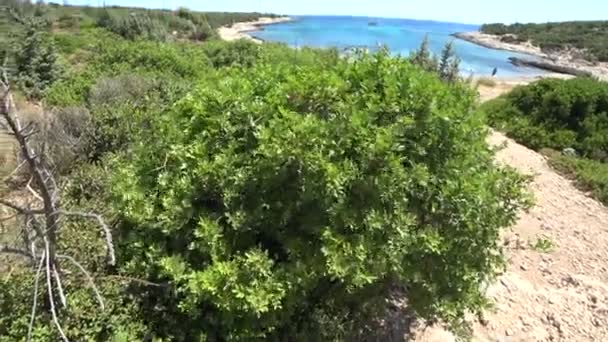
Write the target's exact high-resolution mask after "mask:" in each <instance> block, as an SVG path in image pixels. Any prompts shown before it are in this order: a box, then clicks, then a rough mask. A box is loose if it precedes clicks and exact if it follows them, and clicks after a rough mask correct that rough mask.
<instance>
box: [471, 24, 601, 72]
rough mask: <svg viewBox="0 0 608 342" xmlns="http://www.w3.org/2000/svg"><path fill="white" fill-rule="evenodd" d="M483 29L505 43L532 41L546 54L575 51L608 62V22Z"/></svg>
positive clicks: (524, 25)
mask: <svg viewBox="0 0 608 342" xmlns="http://www.w3.org/2000/svg"><path fill="white" fill-rule="evenodd" d="M480 30H481V32H483V33H487V34H494V35H499V36H502V38H501V39H502V40H503V41H505V42H526V41H530V42H532V44H534V45H536V46H538V47H540V48H541V49H542V50H543V51H547V52H551V51H560V50H565V49H569V48H576V49H578V50H580V51H582V52H583V53H584V56H585V58H587V59H589V60H591V61H600V62H608V38H606V37H607V36H608V21H571V22H559V23H544V24H512V25H505V24H485V25H482V26H481V29H480Z"/></svg>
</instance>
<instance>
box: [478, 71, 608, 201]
mask: <svg viewBox="0 0 608 342" xmlns="http://www.w3.org/2000/svg"><path fill="white" fill-rule="evenodd" d="M482 111H483V112H484V113H485V115H486V116H487V117H488V119H489V123H490V125H492V126H493V127H495V128H497V129H499V130H501V131H504V132H505V133H506V134H507V135H509V136H510V137H512V138H514V139H516V140H517V141H518V142H520V143H522V144H524V145H526V146H529V147H531V148H533V149H536V150H541V151H542V150H547V149H553V150H558V151H562V150H564V149H566V148H574V149H575V150H576V151H577V152H578V154H579V155H582V157H583V158H577V157H573V156H565V155H560V153H551V154H550V155H549V160H550V163H551V165H552V166H553V167H555V168H556V169H557V170H558V171H560V172H562V173H564V174H566V175H567V176H569V177H570V178H573V179H576V181H577V184H578V186H579V187H580V188H582V189H583V190H584V191H589V192H590V193H591V194H592V195H593V196H594V197H595V198H597V199H599V200H600V201H602V202H604V203H608V188H607V185H608V164H606V163H607V162H608V84H606V83H604V82H600V81H596V80H593V79H590V78H580V79H571V80H558V79H547V80H542V81H539V82H536V83H533V84H531V85H528V86H523V87H518V88H516V89H514V90H513V91H512V92H511V93H509V94H507V95H506V96H503V97H501V98H498V99H496V100H493V101H489V102H487V103H485V104H484V105H483V106H482Z"/></svg>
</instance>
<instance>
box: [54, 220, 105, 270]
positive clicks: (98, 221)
mask: <svg viewBox="0 0 608 342" xmlns="http://www.w3.org/2000/svg"><path fill="white" fill-rule="evenodd" d="M55 214H61V215H65V216H76V217H82V218H88V219H93V220H96V221H97V223H98V224H99V226H100V227H101V229H102V230H103V233H104V235H105V240H106V249H107V253H108V263H109V264H110V265H111V266H114V265H116V254H115V252H114V241H113V239H112V232H111V231H110V228H109V227H108V225H107V224H106V223H105V221H104V220H103V218H102V217H101V216H100V215H98V214H93V213H84V212H75V211H65V210H58V211H56V212H55Z"/></svg>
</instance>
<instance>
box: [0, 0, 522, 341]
mask: <svg viewBox="0 0 608 342" xmlns="http://www.w3.org/2000/svg"><path fill="white" fill-rule="evenodd" d="M12 3H13V4H15V2H12ZM9 8H10V9H11V11H12V12H11V13H5V14H6V16H5V17H4V18H5V20H7V21H8V23H9V24H10V26H11V28H12V31H13V32H12V34H11V36H10V40H9V44H8V45H7V46H6V47H5V50H4V53H5V54H6V55H7V56H8V57H9V58H8V60H9V62H10V64H9V68H8V75H9V77H10V78H11V82H12V85H13V87H14V89H15V90H16V91H18V92H19V93H20V94H25V95H27V97H28V98H29V99H30V100H31V101H39V102H40V104H41V105H42V106H43V108H44V114H43V115H41V117H40V118H38V121H34V122H33V123H32V124H33V127H36V131H37V132H38V133H39V134H36V135H33V136H32V139H38V140H34V142H36V143H37V144H36V145H34V146H40V147H41V149H40V151H43V152H44V153H45V154H44V159H45V161H46V160H50V161H52V164H51V165H53V171H55V172H56V178H57V179H58V182H57V184H59V185H60V187H61V190H62V197H61V205H62V206H63V207H64V208H66V210H71V209H73V210H75V211H76V210H78V211H80V210H91V211H94V212H97V213H100V214H101V215H102V216H103V217H105V218H106V220H107V221H109V223H110V224H109V225H108V226H109V228H108V229H111V235H112V236H113V241H114V248H115V251H116V263H115V265H110V264H108V263H107V262H106V251H105V249H104V244H103V243H102V242H100V239H99V235H100V232H99V229H98V228H97V227H96V226H95V225H93V224H91V223H90V222H88V221H86V220H79V219H74V220H64V221H62V222H60V224H61V229H60V230H59V231H58V237H57V245H56V247H57V252H58V254H62V255H71V256H73V258H74V259H76V260H78V261H79V262H80V264H81V265H82V268H83V269H86V270H88V272H90V279H89V280H91V281H92V282H93V283H94V284H96V288H94V289H95V290H98V291H99V295H100V296H101V297H103V298H105V302H106V304H105V307H103V308H101V307H100V306H99V305H98V301H96V295H95V292H94V291H93V290H92V288H91V287H90V284H89V283H87V282H85V280H86V279H84V278H85V277H84V276H82V274H83V273H82V272H81V271H80V270H79V269H78V268H76V267H74V265H73V264H71V263H67V262H63V261H60V263H59V265H60V269H61V270H62V272H61V275H60V276H61V277H62V279H63V287H62V291H59V290H51V291H48V289H49V288H51V287H50V285H49V287H45V286H38V284H39V281H38V280H40V283H44V282H45V281H46V282H48V283H49V284H50V283H55V284H56V283H58V281H57V280H56V279H51V278H55V277H51V276H50V275H48V274H50V273H47V274H46V275H45V274H44V273H43V274H41V275H40V277H38V275H37V272H36V268H37V267H36V266H37V265H33V264H32V263H27V262H26V261H27V260H24V262H23V266H19V265H21V264H19V263H14V265H15V266H14V267H13V270H12V271H11V272H10V273H7V274H2V275H1V276H0V312H2V315H1V316H0V341H11V342H12V341H21V340H25V336H28V335H31V337H32V340H35V341H56V340H60V339H61V337H60V333H59V329H58V328H57V327H58V325H61V326H62V327H63V331H64V332H65V335H66V336H67V337H68V339H69V340H71V341H86V340H93V341H141V340H154V341H205V340H208V341H251V340H262V339H263V340H301V341H319V340H322V341H325V340H344V341H351V340H357V339H359V338H362V337H365V338H369V337H370V336H373V334H374V333H379V334H382V333H383V329H384V330H386V328H381V323H382V322H383V321H384V317H385V313H386V312H387V311H389V310H398V311H399V315H398V316H404V315H406V313H405V312H403V311H404V308H402V307H401V308H399V307H397V308H396V307H394V306H393V304H394V303H393V302H392V301H387V300H386V299H387V298H389V297H390V296H391V295H392V294H395V293H397V294H399V295H400V296H407V298H408V305H409V307H408V309H409V310H413V311H415V313H416V314H417V315H419V316H420V317H423V318H426V319H429V320H440V321H441V322H445V323H446V324H449V325H450V326H451V327H452V328H454V329H455V330H457V331H458V332H460V333H461V334H462V336H465V335H466V332H467V325H466V324H465V320H464V318H465V314H466V313H468V312H476V313H479V312H480V311H481V310H483V309H484V308H485V307H487V304H488V303H487V301H486V300H485V297H484V294H483V292H482V288H483V285H484V284H487V283H488V282H490V281H491V280H492V279H493V278H494V277H495V276H496V274H497V273H498V272H500V270H501V269H502V266H503V262H504V260H503V257H502V250H501V246H500V245H499V244H498V243H497V238H498V237H499V234H500V233H501V231H502V229H503V228H506V227H508V226H510V225H511V224H512V223H513V222H514V221H515V220H516V218H517V213H518V212H519V210H520V209H521V208H524V207H526V206H527V205H528V197H527V196H526V193H525V191H524V185H525V180H524V178H523V177H521V176H519V175H518V174H516V173H515V172H513V171H512V170H510V169H506V168H502V167H500V166H497V165H496V164H495V163H494V161H493V153H494V152H493V151H492V150H491V149H489V148H488V146H487V145H486V143H485V137H486V133H487V129H486V126H485V121H484V118H483V116H482V115H481V114H480V113H479V112H478V111H476V103H477V98H476V95H475V94H474V92H473V90H471V89H470V86H469V85H468V84H465V83H464V82H462V81H461V80H460V79H459V78H458V77H457V76H456V75H457V64H458V60H457V59H455V58H453V55H451V54H452V52H451V51H452V49H451V47H446V52H445V53H444V56H443V57H442V58H441V59H439V60H438V59H435V58H434V57H432V56H429V55H428V53H427V52H428V51H426V49H425V48H424V44H423V48H422V49H421V51H418V52H417V53H416V54H415V55H414V56H413V57H412V59H408V58H401V57H397V58H396V57H391V55H390V54H389V53H388V52H387V51H386V50H381V51H379V52H377V53H374V54H367V53H364V52H360V51H359V52H355V53H353V54H351V55H350V56H349V57H348V58H341V57H340V56H339V55H338V53H337V52H336V50H331V49H330V50H316V49H297V50H295V49H290V48H288V47H286V46H283V45H278V44H263V45H257V44H254V43H251V42H248V41H237V42H233V43H227V42H222V41H217V40H214V39H213V38H210V39H209V40H205V41H203V42H200V41H199V40H197V39H194V40H192V39H172V38H171V37H174V36H175V35H173V33H171V34H170V35H165V38H164V39H159V36H158V35H157V34H156V33H157V31H156V29H154V30H148V27H156V25H160V26H161V27H163V28H164V29H166V31H167V32H171V29H172V28H173V27H172V26H171V25H173V24H171V23H172V22H173V21H175V22H182V13H183V12H186V13H191V14H192V16H193V17H197V18H205V17H207V18H211V16H210V15H208V14H200V13H193V12H189V11H186V10H179V11H176V12H168V11H163V12H161V11H158V12H154V11H143V10H141V11H140V12H137V13H138V14H135V15H133V16H131V15H130V14H129V13H130V12H131V11H132V10H131V9H121V8H111V9H92V8H86V7H81V8H78V7H62V6H57V5H44V4H43V3H39V4H36V5H30V4H25V3H23V2H18V4H15V6H14V7H9ZM60 13H64V14H65V13H70V15H69V16H70V17H71V16H76V17H78V20H77V21H76V22H78V23H79V24H78V25H66V26H64V27H63V28H59V27H60V26H61V25H62V24H61V23H62V21H63V20H62V19H61V18H62V16H57V15H56V14H60ZM92 13H93V14H92ZM94 13H100V14H99V15H97V14H94ZM104 13H105V14H104ZM121 13H122V14H124V15H122V16H121ZM141 13H143V14H145V15H146V18H147V19H145V20H144V22H145V23H149V21H151V22H154V25H151V26H147V25H148V24H142V25H143V26H142V27H144V28H145V29H141V28H142V27H140V26H139V24H140V23H139V22H138V20H139V18H140V17H139V16H140V14H141ZM160 14H162V16H161V17H156V15H160ZM115 16H116V17H118V18H119V19H117V21H115V22H122V21H123V20H126V21H130V20H135V22H134V23H137V25H133V26H131V24H129V25H126V26H125V30H124V31H123V30H122V29H120V30H117V29H115V28H114V27H113V24H108V25H105V24H101V23H100V21H101V22H104V21H105V20H106V19H107V18H112V17H115ZM239 16H240V15H235V16H233V17H231V15H224V17H223V18H233V19H224V20H234V18H241V19H248V18H246V17H239ZM133 18H136V19H133ZM162 18H164V19H162ZM188 20H190V19H188ZM111 21H112V22H114V19H111ZM193 23H194V22H193ZM207 23H211V22H210V21H207ZM220 23H221V21H218V22H217V23H216V24H210V25H214V26H217V25H219V24H220ZM120 25H122V24H119V26H120ZM121 27H122V26H121ZM180 32H190V31H187V30H185V31H180ZM178 36H179V37H186V35H183V36H181V34H178ZM160 38H162V37H160ZM24 124H26V123H24ZM34 136H35V138H34ZM42 147H43V148H44V150H42ZM24 172H27V170H24ZM24 179H25V180H23V181H22V183H19V179H13V182H12V183H10V184H8V185H9V186H19V185H20V184H22V186H23V187H24V188H25V185H26V184H28V185H30V183H27V179H28V177H27V173H26V174H25V177H24ZM33 187H36V184H33ZM52 215H54V213H53V214H52ZM52 215H51V216H52ZM24 221H25V220H24ZM26 223H27V222H26ZM15 224H19V223H15ZM13 228H15V227H13ZM0 241H2V240H0ZM0 247H1V246H0ZM11 247H14V248H25V249H26V250H28V251H29V250H30V248H31V246H29V245H27V243H26V242H24V241H22V240H17V241H16V242H15V246H11ZM34 247H36V246H34ZM37 247H38V249H36V248H34V250H38V251H40V250H42V249H41V247H40V246H37ZM1 251H4V250H3V249H1V248H0V252H1ZM34 253H35V251H34ZM32 259H38V255H34V256H32ZM41 260H42V259H41ZM57 277H59V276H57ZM35 289H36V290H35ZM63 290H64V291H65V293H66V298H67V305H66V306H59V307H58V308H57V311H58V316H59V318H58V319H57V321H58V322H59V324H57V323H56V322H54V321H55V319H54V317H53V315H51V313H52V310H51V308H50V306H49V301H48V300H47V299H48V298H56V299H57V301H56V303H60V302H61V301H60V299H61V297H62V296H61V295H60V292H63ZM33 298H36V299H37V301H36V303H37V304H36V305H34V308H35V309H36V310H34V315H33V316H32V305H33V303H34V301H33ZM32 317H33V318H34V319H32ZM384 323H386V322H384ZM393 326H396V325H393Z"/></svg>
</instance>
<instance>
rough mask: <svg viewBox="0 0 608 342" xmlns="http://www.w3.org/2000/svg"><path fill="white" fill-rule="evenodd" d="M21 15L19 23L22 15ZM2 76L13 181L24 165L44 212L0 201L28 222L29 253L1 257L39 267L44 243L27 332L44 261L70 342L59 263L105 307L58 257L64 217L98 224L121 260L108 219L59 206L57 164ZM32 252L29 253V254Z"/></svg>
mask: <svg viewBox="0 0 608 342" xmlns="http://www.w3.org/2000/svg"><path fill="white" fill-rule="evenodd" d="M11 14H15V13H11ZM15 15H16V14H15ZM16 16H17V18H18V15H16ZM5 65H6V61H5ZM0 73H1V74H0V123H1V124H2V127H3V128H4V127H6V129H7V130H8V131H9V134H12V136H13V137H14V139H15V140H16V142H17V145H18V149H19V153H20V155H21V156H22V159H23V161H22V162H21V163H20V165H19V166H18V167H17V168H16V169H15V170H13V172H12V173H11V174H10V175H9V177H10V176H12V175H13V174H14V173H15V172H17V171H18V170H19V169H20V168H21V167H22V166H23V165H27V166H28V169H29V172H30V175H31V178H30V180H29V181H28V183H27V185H26V186H25V188H26V189H27V190H28V191H29V192H30V193H31V194H32V195H33V196H34V197H36V199H37V200H38V201H40V202H41V204H39V206H41V208H38V207H37V208H36V209H32V208H31V206H30V203H26V204H25V205H23V206H22V205H19V204H15V203H12V202H10V201H7V200H3V199H0V205H3V206H6V207H8V208H11V209H13V210H14V211H16V215H18V216H22V217H23V218H24V221H23V222H24V223H23V228H22V231H21V232H22V234H23V246H24V248H22V249H20V248H13V247H9V246H3V245H0V253H11V254H16V255H22V256H25V257H27V258H29V259H30V260H32V264H34V263H35V260H36V259H37V256H36V247H37V246H41V245H42V244H43V246H44V251H43V253H42V257H41V258H40V264H39V265H38V270H37V274H36V280H35V289H34V306H33V307H32V318H31V320H30V325H29V328H28V337H27V339H28V341H29V340H30V339H31V333H32V329H33V325H34V321H35V315H36V306H37V295H38V278H39V277H40V274H41V272H42V271H41V270H42V267H43V261H45V262H46V266H45V271H46V272H45V273H46V286H47V291H48V301H49V306H50V308H49V311H50V313H51V315H52V320H53V323H54V325H55V327H56V328H57V330H58V332H59V335H60V336H61V340H62V341H64V342H68V338H67V336H66V334H65V332H64V331H63V329H62V327H61V323H60V322H59V317H58V312H57V307H56V306H55V304H56V302H55V298H56V296H58V299H59V300H60V301H61V304H63V306H64V307H66V306H67V299H66V295H65V293H64V288H63V285H62V275H63V273H62V270H61V268H60V263H59V262H58V259H66V260H68V261H70V262H71V263H72V264H74V265H75V266H76V267H77V268H78V269H79V270H80V272H81V273H83V274H84V276H85V277H86V278H87V280H88V282H89V284H90V286H91V287H92V288H93V291H94V293H95V297H96V299H97V301H98V302H99V306H100V307H101V308H102V309H104V308H105V304H104V301H103V298H102V296H101V293H100V292H99V289H98V288H97V287H96V286H95V283H94V281H93V278H92V277H91V275H90V274H89V273H88V272H87V271H86V269H85V268H84V267H83V266H82V265H81V264H80V263H78V261H76V260H75V259H74V258H72V257H70V256H66V255H62V256H59V255H57V254H56V249H57V239H58V233H57V232H58V230H59V229H60V228H61V226H60V225H61V223H62V218H63V216H68V217H69V216H73V217H81V218H85V219H92V220H95V221H96V222H97V223H98V225H99V226H100V227H101V230H102V231H103V234H104V238H105V245H106V249H107V259H108V263H109V264H110V265H112V266H114V265H116V256H115V250H114V242H113V239H112V233H111V231H110V228H109V227H108V225H107V224H106V223H105V221H104V220H103V218H102V217H101V216H100V215H98V214H94V213H86V212H70V211H65V210H61V207H60V201H59V195H60V194H59V186H58V183H57V181H56V180H55V176H54V172H55V170H54V166H53V165H54V164H53V161H52V160H49V159H48V158H47V155H46V154H45V150H46V143H43V144H42V146H38V147H37V148H36V149H37V151H34V149H33V148H32V146H33V145H31V144H30V142H29V138H30V136H31V135H32V134H34V133H35V132H36V127H35V125H34V124H33V123H29V124H27V125H25V127H23V126H22V125H21V122H20V120H19V116H18V115H17V109H16V107H15V102H14V101H13V97H12V94H11V92H10V83H9V80H8V76H7V69H6V67H5V66H4V67H2V68H0ZM36 152H38V154H36ZM32 182H33V183H32ZM39 217H44V218H45V219H44V221H42V220H40V221H39V220H38V218H39ZM28 248H29V249H30V251H27V250H26V249H28ZM33 267H35V266H33Z"/></svg>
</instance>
